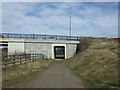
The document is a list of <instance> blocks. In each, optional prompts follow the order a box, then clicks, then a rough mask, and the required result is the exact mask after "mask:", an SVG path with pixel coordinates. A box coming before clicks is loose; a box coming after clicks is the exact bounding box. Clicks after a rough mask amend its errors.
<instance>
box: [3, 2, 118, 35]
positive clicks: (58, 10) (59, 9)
mask: <svg viewBox="0 0 120 90" xmlns="http://www.w3.org/2000/svg"><path fill="white" fill-rule="evenodd" d="M69 16H72V35H74V36H94V37H118V3H117V2H26V3H25V2H19V3H15V2H4V3H2V20H3V21H2V32H10V33H37V34H52V35H56V34H57V35H69Z"/></svg>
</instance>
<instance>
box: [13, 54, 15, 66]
mask: <svg viewBox="0 0 120 90" xmlns="http://www.w3.org/2000/svg"><path fill="white" fill-rule="evenodd" d="M13 67H15V55H13Z"/></svg>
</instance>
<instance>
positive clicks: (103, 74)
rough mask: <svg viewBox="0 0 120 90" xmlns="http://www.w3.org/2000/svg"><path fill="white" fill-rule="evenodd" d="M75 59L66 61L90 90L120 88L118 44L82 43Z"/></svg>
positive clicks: (88, 40) (105, 40)
mask: <svg viewBox="0 0 120 90" xmlns="http://www.w3.org/2000/svg"><path fill="white" fill-rule="evenodd" d="M79 50H80V51H82V52H79V53H78V54H77V55H76V56H75V57H72V58H70V59H68V60H66V61H65V63H66V65H67V66H68V67H69V68H70V69H71V70H72V72H73V73H74V74H75V75H77V76H78V77H80V79H82V80H83V83H84V84H85V86H86V87H88V88H115V87H118V42H117V41H113V40H108V39H87V40H86V41H82V42H81V44H80V46H79Z"/></svg>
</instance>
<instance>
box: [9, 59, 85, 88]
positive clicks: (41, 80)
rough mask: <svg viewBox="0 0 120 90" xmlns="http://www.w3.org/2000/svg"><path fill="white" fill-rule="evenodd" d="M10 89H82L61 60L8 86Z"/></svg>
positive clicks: (80, 84)
mask: <svg viewBox="0 0 120 90" xmlns="http://www.w3.org/2000/svg"><path fill="white" fill-rule="evenodd" d="M10 87H11V88H84V85H83V84H82V82H81V81H80V79H79V78H78V77H76V76H75V75H73V74H72V73H71V71H70V70H69V69H68V68H67V67H66V66H65V64H64V61H63V60H59V61H55V62H54V63H53V65H52V67H51V68H49V69H48V70H46V71H44V72H42V73H38V74H37V75H33V76H32V77H31V78H28V79H25V80H24V81H22V82H20V83H18V84H16V85H14V86H10Z"/></svg>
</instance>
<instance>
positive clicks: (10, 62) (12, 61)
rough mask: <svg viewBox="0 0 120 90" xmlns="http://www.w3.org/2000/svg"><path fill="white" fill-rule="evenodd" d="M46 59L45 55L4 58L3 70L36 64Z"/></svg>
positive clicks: (22, 55) (8, 56)
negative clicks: (30, 63) (31, 63)
mask: <svg viewBox="0 0 120 90" xmlns="http://www.w3.org/2000/svg"><path fill="white" fill-rule="evenodd" d="M39 59H44V55H43V54H19V55H7V56H2V69H3V70H6V69H10V68H14V67H16V66H20V65H22V64H26V63H29V62H35V61H37V60H39Z"/></svg>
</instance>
